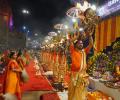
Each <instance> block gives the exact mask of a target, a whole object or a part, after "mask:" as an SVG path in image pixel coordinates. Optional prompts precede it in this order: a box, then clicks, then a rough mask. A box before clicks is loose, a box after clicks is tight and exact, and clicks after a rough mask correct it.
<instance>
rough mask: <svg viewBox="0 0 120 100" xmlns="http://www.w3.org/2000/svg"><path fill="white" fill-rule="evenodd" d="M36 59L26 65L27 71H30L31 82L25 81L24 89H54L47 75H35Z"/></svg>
mask: <svg viewBox="0 0 120 100" xmlns="http://www.w3.org/2000/svg"><path fill="white" fill-rule="evenodd" d="M33 66H34V61H31V62H30V64H29V65H28V66H27V67H26V71H27V72H28V74H29V76H30V79H29V82H27V83H25V84H24V85H23V86H22V90H23V91H37V90H44V91H46V90H53V87H52V86H51V84H50V83H49V82H48V80H47V78H46V77H45V76H42V75H39V76H36V75H35V68H34V67H33Z"/></svg>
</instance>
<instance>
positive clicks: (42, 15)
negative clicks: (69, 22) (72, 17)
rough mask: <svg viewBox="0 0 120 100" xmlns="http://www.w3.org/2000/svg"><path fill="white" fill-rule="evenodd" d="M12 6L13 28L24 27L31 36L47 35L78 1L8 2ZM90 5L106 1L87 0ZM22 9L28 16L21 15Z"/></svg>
mask: <svg viewBox="0 0 120 100" xmlns="http://www.w3.org/2000/svg"><path fill="white" fill-rule="evenodd" d="M9 1H10V4H11V6H12V11H13V18H14V26H15V28H16V29H17V30H20V31H21V30H22V26H23V25H26V26H27V27H28V28H29V30H30V31H32V34H35V33H37V34H41V35H43V36H45V35H47V34H48V32H49V31H51V30H53V29H54V28H53V26H54V24H57V23H60V22H61V20H63V19H64V18H65V17H66V11H67V10H68V9H69V8H71V7H72V6H74V1H80V0H9ZM88 1H89V2H91V3H94V4H95V3H96V2H99V4H102V3H103V1H104V2H105V1H107V0H88ZM22 9H27V10H29V11H30V15H23V14H22V12H21V11H22Z"/></svg>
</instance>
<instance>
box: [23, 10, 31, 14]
mask: <svg viewBox="0 0 120 100" xmlns="http://www.w3.org/2000/svg"><path fill="white" fill-rule="evenodd" d="M22 13H23V14H29V13H30V12H29V11H28V10H26V9H23V10H22Z"/></svg>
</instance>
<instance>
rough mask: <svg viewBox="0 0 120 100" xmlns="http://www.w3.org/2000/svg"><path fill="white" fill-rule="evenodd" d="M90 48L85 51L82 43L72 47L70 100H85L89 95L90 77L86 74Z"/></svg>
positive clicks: (78, 42) (76, 43)
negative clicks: (87, 54) (87, 88)
mask: <svg viewBox="0 0 120 100" xmlns="http://www.w3.org/2000/svg"><path fill="white" fill-rule="evenodd" d="M88 51H89V47H87V48H86V49H85V50H84V49H83V43H82V41H76V42H75V44H74V45H73V44H72V45H71V46H70V53H71V59H72V63H71V70H70V71H71V77H70V78H71V79H70V83H69V86H68V100H85V99H86V95H87V90H86V87H87V85H88V75H87V73H86V69H87V66H86V54H85V53H87V52H88Z"/></svg>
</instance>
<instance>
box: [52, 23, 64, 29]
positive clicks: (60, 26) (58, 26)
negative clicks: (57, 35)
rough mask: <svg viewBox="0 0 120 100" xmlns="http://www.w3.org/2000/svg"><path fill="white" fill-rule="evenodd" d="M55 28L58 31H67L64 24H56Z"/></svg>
mask: <svg viewBox="0 0 120 100" xmlns="http://www.w3.org/2000/svg"><path fill="white" fill-rule="evenodd" d="M54 28H55V29H58V30H62V29H65V26H64V24H56V25H55V26H54Z"/></svg>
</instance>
